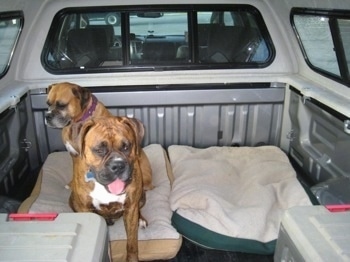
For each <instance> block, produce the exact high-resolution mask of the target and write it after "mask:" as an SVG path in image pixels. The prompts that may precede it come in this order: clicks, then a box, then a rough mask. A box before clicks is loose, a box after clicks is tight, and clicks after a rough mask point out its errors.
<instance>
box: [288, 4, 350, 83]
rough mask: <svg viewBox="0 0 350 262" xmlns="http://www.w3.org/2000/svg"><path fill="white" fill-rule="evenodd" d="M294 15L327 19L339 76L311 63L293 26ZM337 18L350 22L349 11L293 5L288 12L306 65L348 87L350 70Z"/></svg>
mask: <svg viewBox="0 0 350 262" xmlns="http://www.w3.org/2000/svg"><path fill="white" fill-rule="evenodd" d="M295 15H310V16H315V17H316V16H325V17H327V18H328V19H329V29H330V33H331V36H332V43H333V46H334V52H335V56H336V59H337V61H336V62H337V63H338V67H339V76H337V75H336V74H334V73H332V72H330V71H327V70H326V69H322V68H320V67H317V66H315V65H313V64H312V63H311V61H310V59H309V57H308V55H307V52H306V50H305V47H304V45H303V42H302V39H301V37H300V34H299V32H298V30H297V28H296V26H295V23H294V16H295ZM337 19H346V20H349V22H350V12H349V11H346V10H328V9H309V8H299V7H298V8H297V7H295V8H292V10H291V13H290V23H291V25H292V28H293V31H294V33H295V35H296V38H297V40H298V44H299V46H300V49H301V51H302V53H303V56H304V59H305V61H306V63H307V65H308V66H309V67H310V68H311V69H312V70H314V71H315V72H317V73H319V74H321V75H323V76H325V77H327V78H330V79H332V80H334V81H336V82H339V83H341V84H344V85H346V86H348V87H350V71H349V70H350V68H349V66H348V64H347V61H346V56H345V50H344V46H343V42H342V39H341V35H340V30H339V24H338V22H337Z"/></svg>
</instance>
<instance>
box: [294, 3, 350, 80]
mask: <svg viewBox="0 0 350 262" xmlns="http://www.w3.org/2000/svg"><path fill="white" fill-rule="evenodd" d="M291 17H292V25H293V27H294V30H295V33H296V35H297V38H298V40H299V44H300V47H301V49H302V51H303V53H304V57H305V59H306V62H307V63H308V65H309V66H310V67H311V68H312V69H313V70H315V71H317V72H319V73H320V74H322V75H325V76H327V77H329V78H332V79H334V80H337V81H339V82H342V83H344V84H347V85H348V86H350V77H349V68H350V51H349V50H350V13H346V12H342V11H330V10H308V9H297V8H296V9H293V10H292V15H291Z"/></svg>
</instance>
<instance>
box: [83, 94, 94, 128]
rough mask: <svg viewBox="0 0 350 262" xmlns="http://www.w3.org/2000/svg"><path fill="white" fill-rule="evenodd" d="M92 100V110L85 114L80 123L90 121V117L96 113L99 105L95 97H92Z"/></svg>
mask: <svg viewBox="0 0 350 262" xmlns="http://www.w3.org/2000/svg"><path fill="white" fill-rule="evenodd" d="M91 98H92V104H91V106H90V108H89V109H88V110H87V111H86V112H85V113H84V115H83V116H82V117H81V118H80V120H79V122H80V121H85V120H86V119H88V118H89V117H90V116H92V114H93V113H94V111H95V109H96V105H97V98H96V96H94V95H91Z"/></svg>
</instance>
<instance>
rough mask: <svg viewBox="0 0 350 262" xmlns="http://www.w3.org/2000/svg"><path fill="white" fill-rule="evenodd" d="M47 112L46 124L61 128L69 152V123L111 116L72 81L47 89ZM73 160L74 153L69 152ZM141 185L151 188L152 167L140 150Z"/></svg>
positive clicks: (70, 148)
mask: <svg viewBox="0 0 350 262" xmlns="http://www.w3.org/2000/svg"><path fill="white" fill-rule="evenodd" d="M47 92H48V95H47V105H48V107H49V108H48V112H47V113H46V115H45V121H46V124H47V126H49V127H52V128H62V140H63V143H64V144H65V146H66V148H67V150H68V151H69V152H73V153H74V148H73V147H72V146H71V145H70V143H69V138H68V134H69V132H70V128H71V125H72V124H74V123H78V122H84V121H86V120H87V119H89V118H90V117H98V116H112V114H111V113H110V112H109V111H108V110H107V108H106V107H105V106H104V105H103V104H102V103H101V102H100V101H98V100H97V98H96V97H95V96H94V95H93V94H92V93H91V92H90V91H89V90H88V89H86V88H83V87H81V86H79V85H76V84H73V83H68V82H64V83H56V84H52V85H50V86H49V87H48V89H47ZM71 155H72V157H73V161H75V160H74V158H75V157H74V155H77V154H76V153H75V154H71ZM141 161H142V162H143V163H142V166H143V172H142V176H143V186H144V188H145V189H146V190H149V189H152V188H153V185H152V169H151V165H150V163H149V161H148V158H147V157H146V155H145V154H144V152H143V151H142V157H141Z"/></svg>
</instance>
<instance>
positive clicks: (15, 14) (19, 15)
mask: <svg viewBox="0 0 350 262" xmlns="http://www.w3.org/2000/svg"><path fill="white" fill-rule="evenodd" d="M3 19H18V20H19V26H18V32H17V34H16V38H15V39H14V41H13V46H12V48H11V51H10V54H9V57H8V60H7V64H6V66H5V67H4V69H3V71H2V72H0V79H2V78H3V77H4V76H5V75H6V74H7V72H8V70H9V69H10V66H11V62H12V58H13V55H14V53H15V50H16V47H17V44H18V41H19V38H20V35H21V32H22V29H23V25H24V14H23V12H22V11H10V12H3V13H0V20H3Z"/></svg>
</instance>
